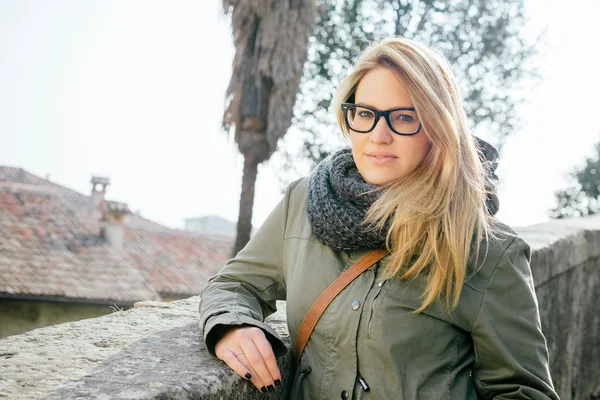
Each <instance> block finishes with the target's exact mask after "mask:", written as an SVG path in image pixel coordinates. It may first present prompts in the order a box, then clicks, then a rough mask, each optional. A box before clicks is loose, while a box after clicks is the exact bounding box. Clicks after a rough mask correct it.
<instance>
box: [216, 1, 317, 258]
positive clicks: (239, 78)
mask: <svg viewBox="0 0 600 400" xmlns="http://www.w3.org/2000/svg"><path fill="white" fill-rule="evenodd" d="M223 9H224V12H225V13H226V14H230V15H231V26H232V30H233V42H234V45H235V57H234V60H233V71H232V74H231V80H230V82H229V87H228V88H227V95H226V96H227V101H226V104H227V107H226V109H225V113H224V115H223V128H224V129H225V130H226V131H227V132H229V131H230V129H234V132H235V141H236V143H237V145H238V148H239V150H240V152H241V153H242V155H243V156H244V174H243V178H242V193H241V196H240V210H239V217H238V223H237V238H236V242H235V246H234V249H233V255H235V254H237V252H238V251H239V250H241V249H242V248H243V247H244V246H245V245H246V243H247V242H248V240H249V239H250V232H251V230H252V207H253V203H254V186H255V184H256V175H257V172H258V165H259V164H260V163H261V162H263V161H265V160H268V159H269V157H271V155H272V154H273V152H275V150H276V148H277V142H278V140H279V139H280V138H282V137H283V136H284V135H285V133H286V131H287V130H288V128H289V127H290V125H291V122H292V110H293V106H294V103H295V101H296V93H297V92H298V88H299V85H300V79H301V77H302V71H303V69H304V62H305V61H306V57H307V47H308V38H309V36H310V34H311V32H312V27H313V23H314V21H315V18H316V7H315V4H314V0H223Z"/></svg>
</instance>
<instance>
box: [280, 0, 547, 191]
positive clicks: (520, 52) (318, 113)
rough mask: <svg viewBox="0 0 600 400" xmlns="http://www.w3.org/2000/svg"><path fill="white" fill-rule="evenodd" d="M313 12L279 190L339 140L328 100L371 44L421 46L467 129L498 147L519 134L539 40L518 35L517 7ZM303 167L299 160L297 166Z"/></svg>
mask: <svg viewBox="0 0 600 400" xmlns="http://www.w3.org/2000/svg"><path fill="white" fill-rule="evenodd" d="M317 5H318V7H319V10H320V13H319V18H318V21H317V23H316V26H315V28H314V32H313V36H312V37H311V39H310V46H309V52H308V61H307V64H306V66H305V71H304V76H303V80H302V84H301V89H300V93H299V94H298V98H297V102H296V107H295V112H294V128H293V130H294V131H295V132H294V133H293V134H292V135H288V138H287V139H286V142H285V144H284V146H283V147H284V152H283V155H281V156H280V158H281V159H282V160H283V164H284V165H283V166H282V168H279V169H280V170H285V171H288V173H289V176H284V177H283V178H281V179H282V181H283V183H287V182H289V180H291V179H290V178H295V177H297V176H298V175H304V174H306V173H307V172H308V171H310V170H311V169H312V168H313V167H314V166H315V165H316V164H317V163H319V162H320V161H321V160H323V159H324V158H325V157H326V156H327V155H328V154H329V153H330V152H331V151H333V150H335V149H336V148H339V147H340V145H341V144H342V137H341V134H340V132H339V129H338V127H337V126H336V123H335V119H334V110H332V100H333V95H334V91H335V88H336V87H337V86H338V84H339V82H340V81H341V79H343V77H344V76H345V75H346V74H347V73H348V70H350V69H351V68H352V65H353V63H354V61H355V60H356V58H357V57H358V55H359V54H360V52H361V51H362V49H364V48H365V47H366V46H367V45H368V44H369V42H370V41H373V40H375V39H377V38H379V37H383V36H389V35H400V36H404V37H407V38H411V39H415V40H417V41H420V42H422V43H425V44H428V45H430V46H431V47H433V48H434V49H436V50H437V51H439V52H441V53H442V54H443V55H444V56H445V57H446V58H447V59H448V60H449V61H450V63H451V65H452V67H453V70H454V72H455V74H456V76H457V79H458V82H459V85H460V87H461V90H462V94H463V97H464V99H465V109H466V112H467V114H468V115H469V118H470V122H471V124H472V126H471V128H472V129H474V130H476V131H477V132H479V131H485V134H484V135H483V136H485V137H486V139H488V140H491V142H492V143H493V144H495V145H496V146H497V147H499V148H501V146H502V144H503V143H504V139H505V138H506V137H507V136H508V135H509V134H510V133H512V132H513V131H515V130H518V127H519V124H520V120H519V118H518V117H517V112H516V110H517V109H518V106H519V105H520V104H522V102H523V101H524V99H525V97H526V96H525V95H524V93H525V88H526V87H528V86H532V85H533V84H534V82H535V81H536V79H537V71H536V70H535V68H533V67H531V66H530V65H529V64H530V60H531V58H532V56H533V55H534V54H535V53H536V49H535V46H536V45H537V44H539V39H538V40H533V41H530V42H528V41H527V40H526V39H524V37H523V36H524V34H523V32H522V31H523V29H524V26H525V23H526V18H525V16H524V11H523V8H524V7H523V0H452V1H434V0H421V1H408V0H394V1H390V0H317ZM300 160H304V161H300Z"/></svg>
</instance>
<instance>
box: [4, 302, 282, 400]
mask: <svg viewBox="0 0 600 400" xmlns="http://www.w3.org/2000/svg"><path fill="white" fill-rule="evenodd" d="M198 302H199V297H192V298H189V299H186V300H181V301H176V302H172V303H160V302H154V301H147V302H141V303H137V304H136V305H135V307H134V309H131V310H128V311H119V312H115V313H113V314H110V315H107V316H104V317H100V318H95V319H88V320H82V321H77V322H71V323H66V324H61V325H56V326H51V327H46V328H41V329H37V330H34V331H31V332H27V333H25V334H22V335H17V336H9V337H8V338H5V339H3V340H0V398H7V399H32V398H46V399H90V398H92V399H115V398H117V399H154V398H156V399H188V398H202V399H238V398H239V399H253V398H257V399H258V398H260V399H264V398H272V399H274V398H281V397H283V398H285V397H286V393H283V392H282V391H283V390H285V384H284V385H282V386H281V387H280V388H279V390H278V391H274V392H272V393H269V395H268V396H267V395H265V394H263V393H260V392H258V391H257V390H256V389H255V388H254V386H253V385H252V384H250V383H249V382H246V381H245V380H243V379H241V378H240V377H238V376H237V375H236V374H235V373H233V372H232V371H231V370H229V368H227V367H226V366H225V364H224V363H222V362H221V361H220V360H217V359H215V358H214V357H212V356H210V355H209V354H208V353H207V351H206V350H205V348H204V344H203V343H201V338H200V335H199V329H198V322H199V315H198ZM280 306H283V307H280V310H279V311H278V312H277V313H275V314H274V315H272V316H271V317H270V318H269V319H268V321H269V323H270V324H271V325H272V326H273V327H274V328H275V329H276V331H277V333H278V334H280V335H281V337H282V338H284V340H287V341H288V342H289V340H288V335H287V327H286V324H285V305H284V304H283V303H282V304H280ZM288 354H289V355H290V356H291V353H288ZM289 362H290V360H289V359H280V360H279V363H280V364H281V366H282V371H289V370H290V368H287V365H288V364H289ZM286 380H287V378H286V377H284V383H285V381H286ZM232 393H236V395H232ZM255 396H256V397H255Z"/></svg>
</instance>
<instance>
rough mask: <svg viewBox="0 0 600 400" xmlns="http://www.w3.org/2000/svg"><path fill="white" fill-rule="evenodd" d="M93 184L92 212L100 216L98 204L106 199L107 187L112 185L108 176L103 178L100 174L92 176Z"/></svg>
mask: <svg viewBox="0 0 600 400" xmlns="http://www.w3.org/2000/svg"><path fill="white" fill-rule="evenodd" d="M90 182H91V184H92V196H91V197H90V214H91V215H93V216H95V217H96V218H98V217H100V211H99V210H98V205H99V204H100V203H102V201H103V200H104V195H105V194H106V187H107V186H108V185H110V180H109V179H108V178H102V177H100V176H92V180H91V181H90Z"/></svg>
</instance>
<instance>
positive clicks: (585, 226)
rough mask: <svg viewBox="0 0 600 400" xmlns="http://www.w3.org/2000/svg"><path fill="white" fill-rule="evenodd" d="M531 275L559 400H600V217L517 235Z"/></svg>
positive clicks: (555, 223)
mask: <svg viewBox="0 0 600 400" xmlns="http://www.w3.org/2000/svg"><path fill="white" fill-rule="evenodd" d="M517 231H519V233H520V234H521V235H522V236H523V237H524V238H525V239H526V240H527V241H528V242H529V243H530V244H531V247H532V250H533V252H532V257H531V269H532V272H533V276H534V281H535V286H536V292H537V297H538V302H539V307H540V317H541V320H542V330H543V332H544V335H545V336H546V340H547V342H548V351H549V353H550V370H551V371H552V379H553V381H554V385H555V387H556V390H557V392H558V393H559V395H560V397H561V399H563V400H568V399H585V400H588V399H590V400H595V399H600V310H599V309H598V306H597V303H596V301H597V299H599V298H600V216H594V217H588V218H581V219H571V220H558V221H553V222H551V223H547V224H541V225H534V226H531V227H527V228H521V229H517Z"/></svg>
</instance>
